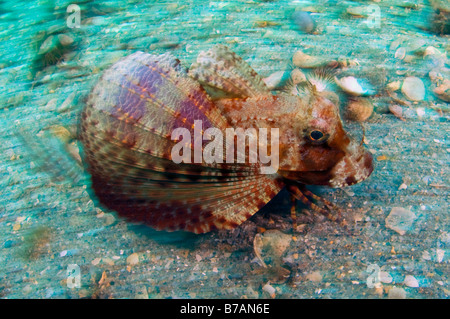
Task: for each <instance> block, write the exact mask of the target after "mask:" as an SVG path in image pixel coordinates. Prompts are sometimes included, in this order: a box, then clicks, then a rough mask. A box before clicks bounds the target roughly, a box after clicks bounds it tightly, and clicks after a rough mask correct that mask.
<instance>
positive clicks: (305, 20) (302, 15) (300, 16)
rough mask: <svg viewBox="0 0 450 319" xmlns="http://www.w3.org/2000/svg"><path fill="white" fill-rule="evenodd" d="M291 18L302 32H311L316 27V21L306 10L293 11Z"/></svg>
mask: <svg viewBox="0 0 450 319" xmlns="http://www.w3.org/2000/svg"><path fill="white" fill-rule="evenodd" d="M292 20H294V23H295V24H296V25H297V26H298V27H299V29H300V30H301V31H303V32H306V33H311V32H313V31H314V29H315V28H316V23H315V21H314V20H313V18H312V17H311V15H310V14H309V13H308V12H302V11H295V12H294V13H293V14H292Z"/></svg>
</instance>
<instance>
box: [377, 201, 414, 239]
mask: <svg viewBox="0 0 450 319" xmlns="http://www.w3.org/2000/svg"><path fill="white" fill-rule="evenodd" d="M416 219H417V217H416V215H415V214H414V213H413V212H412V211H410V210H407V209H404V208H402V207H393V208H392V210H391V213H390V214H389V216H388V217H386V219H385V222H386V227H387V228H389V229H392V230H394V231H396V232H397V233H399V234H400V235H404V234H406V233H407V232H409V231H411V229H412V226H413V223H414V221H415V220H416Z"/></svg>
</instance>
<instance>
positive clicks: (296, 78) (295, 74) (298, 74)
mask: <svg viewBox="0 0 450 319" xmlns="http://www.w3.org/2000/svg"><path fill="white" fill-rule="evenodd" d="M291 80H292V83H293V84H294V85H296V84H299V83H303V82H306V75H305V73H303V72H302V71H301V70H300V69H297V68H295V69H293V70H292V71H291Z"/></svg>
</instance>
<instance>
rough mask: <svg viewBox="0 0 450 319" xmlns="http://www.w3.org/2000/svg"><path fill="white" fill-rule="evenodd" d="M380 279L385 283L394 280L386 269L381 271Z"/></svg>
mask: <svg viewBox="0 0 450 319" xmlns="http://www.w3.org/2000/svg"><path fill="white" fill-rule="evenodd" d="M380 281H381V282H382V283H385V284H390V283H391V282H392V276H391V275H390V274H389V273H388V272H386V271H380Z"/></svg>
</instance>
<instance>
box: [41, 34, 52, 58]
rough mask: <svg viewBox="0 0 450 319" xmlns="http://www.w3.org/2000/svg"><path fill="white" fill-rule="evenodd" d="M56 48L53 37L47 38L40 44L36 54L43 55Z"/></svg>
mask: <svg viewBox="0 0 450 319" xmlns="http://www.w3.org/2000/svg"><path fill="white" fill-rule="evenodd" d="M55 47H56V41H55V37H54V36H52V35H51V36H49V37H48V38H47V39H45V41H44V42H43V43H42V44H41V46H40V48H39V52H38V54H45V53H47V52H49V51H51V50H53V49H54V48H55Z"/></svg>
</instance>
